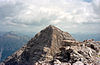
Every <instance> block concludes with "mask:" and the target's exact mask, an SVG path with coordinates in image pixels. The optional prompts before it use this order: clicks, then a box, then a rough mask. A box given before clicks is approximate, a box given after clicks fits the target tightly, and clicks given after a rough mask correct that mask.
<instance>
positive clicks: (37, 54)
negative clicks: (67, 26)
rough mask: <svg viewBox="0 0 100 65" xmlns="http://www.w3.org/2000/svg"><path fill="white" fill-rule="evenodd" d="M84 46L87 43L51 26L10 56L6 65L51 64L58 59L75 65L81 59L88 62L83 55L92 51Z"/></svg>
mask: <svg viewBox="0 0 100 65" xmlns="http://www.w3.org/2000/svg"><path fill="white" fill-rule="evenodd" d="M84 44H86V43H85V42H78V41H76V40H75V39H74V38H73V37H72V36H71V35H70V34H69V33H68V32H64V31H62V30H60V29H59V28H57V27H55V26H53V25H49V26H48V27H46V28H45V29H43V30H41V31H40V32H39V33H37V34H36V35H35V37H34V38H32V39H31V40H30V41H29V42H28V43H27V44H26V45H25V46H24V47H22V48H21V49H20V50H18V51H17V52H15V53H14V54H13V55H12V56H9V57H8V59H6V60H5V61H4V63H5V64H6V65H34V64H35V63H36V62H38V61H44V62H45V61H46V62H51V61H53V60H54V59H57V58H58V60H60V61H61V62H64V61H66V62H71V63H74V62H76V59H77V60H78V59H80V58H81V57H82V59H84V60H86V61H87V59H86V57H85V58H84V57H83V55H84V54H86V53H87V52H89V51H90V49H89V48H88V47H87V46H86V45H84ZM85 46H86V47H85ZM81 48H83V49H82V50H81ZM85 48H86V49H85ZM93 48H94V47H93ZM80 51H81V52H80ZM85 52H86V53H85ZM91 52H92V50H91ZM81 53H82V54H83V53H84V54H83V55H82V54H81ZM43 65H44V64H43Z"/></svg>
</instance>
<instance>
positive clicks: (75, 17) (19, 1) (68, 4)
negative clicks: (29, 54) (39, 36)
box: [0, 0, 100, 33]
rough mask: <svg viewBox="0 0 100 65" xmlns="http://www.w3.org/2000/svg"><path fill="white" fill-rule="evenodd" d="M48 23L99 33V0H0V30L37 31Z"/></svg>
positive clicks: (61, 27)
mask: <svg viewBox="0 0 100 65" xmlns="http://www.w3.org/2000/svg"><path fill="white" fill-rule="evenodd" d="M50 24H52V25H55V26H57V27H59V28H60V29H62V30H64V31H66V32H70V33H77V32H80V33H100V0H0V31H23V32H28V31H29V32H38V31H40V30H41V29H43V28H45V27H46V26H48V25H50Z"/></svg>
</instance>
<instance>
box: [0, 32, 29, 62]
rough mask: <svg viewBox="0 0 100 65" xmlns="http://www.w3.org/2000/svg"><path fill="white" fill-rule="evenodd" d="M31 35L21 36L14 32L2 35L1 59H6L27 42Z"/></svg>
mask: <svg viewBox="0 0 100 65" xmlns="http://www.w3.org/2000/svg"><path fill="white" fill-rule="evenodd" d="M28 40H29V37H27V36H19V35H16V34H15V33H12V32H7V33H5V34H3V35H2V36H0V56H1V57H0V61H2V60H4V59H5V58H7V57H8V56H10V55H11V54H12V53H14V52H15V51H16V50H18V49H19V48H20V47H22V45H24V44H25V43H27V41H28Z"/></svg>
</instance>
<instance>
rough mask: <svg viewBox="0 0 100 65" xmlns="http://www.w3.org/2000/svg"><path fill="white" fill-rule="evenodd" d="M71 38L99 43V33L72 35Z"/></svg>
mask: <svg viewBox="0 0 100 65" xmlns="http://www.w3.org/2000/svg"><path fill="white" fill-rule="evenodd" d="M72 36H73V37H74V38H75V39H76V40H78V41H83V40H86V39H92V38H93V39H94V40H95V41H100V33H74V34H72Z"/></svg>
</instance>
